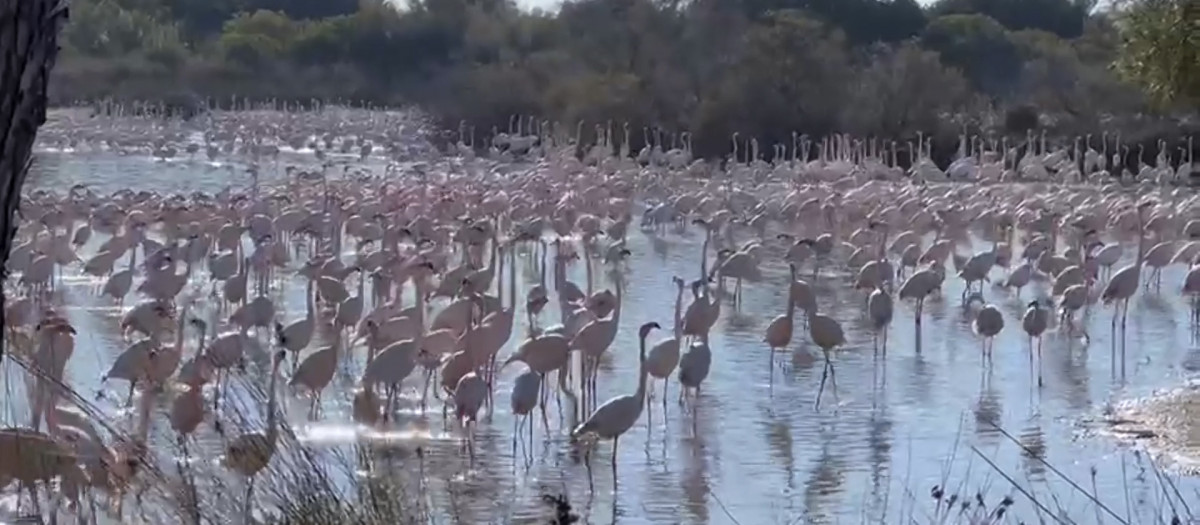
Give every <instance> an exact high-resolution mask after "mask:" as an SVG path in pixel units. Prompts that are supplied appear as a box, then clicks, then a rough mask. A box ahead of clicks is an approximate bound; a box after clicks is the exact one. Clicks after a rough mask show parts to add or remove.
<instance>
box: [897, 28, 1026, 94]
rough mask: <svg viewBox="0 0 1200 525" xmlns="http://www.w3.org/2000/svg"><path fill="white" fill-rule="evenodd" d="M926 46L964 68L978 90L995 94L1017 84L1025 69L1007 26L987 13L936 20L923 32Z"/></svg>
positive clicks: (953, 64) (945, 61)
mask: <svg viewBox="0 0 1200 525" xmlns="http://www.w3.org/2000/svg"><path fill="white" fill-rule="evenodd" d="M921 43H922V45H924V46H925V47H926V48H929V49H931V50H933V51H936V52H938V53H939V54H941V57H942V62H943V63H945V64H946V65H948V66H953V67H956V68H958V69H960V70H961V71H962V72H963V74H964V75H965V76H966V77H967V79H968V80H969V81H970V82H971V84H972V85H973V86H974V87H975V89H977V90H979V91H982V92H984V93H987V94H989V95H993V96H999V95H1004V94H1006V93H1008V92H1009V90H1010V89H1011V88H1012V87H1013V82H1014V81H1015V80H1016V79H1017V78H1018V73H1019V71H1020V68H1021V58H1020V55H1019V52H1018V49H1017V46H1016V45H1015V44H1013V42H1012V40H1011V39H1010V37H1009V33H1008V32H1007V31H1005V29H1004V26H1001V25H1000V24H999V23H998V22H996V21H995V20H993V19H992V18H990V17H988V16H987V15H980V14H971V15H946V16H942V17H939V18H936V19H934V20H933V21H931V22H930V23H929V25H928V26H926V27H925V32H924V33H922V34H921Z"/></svg>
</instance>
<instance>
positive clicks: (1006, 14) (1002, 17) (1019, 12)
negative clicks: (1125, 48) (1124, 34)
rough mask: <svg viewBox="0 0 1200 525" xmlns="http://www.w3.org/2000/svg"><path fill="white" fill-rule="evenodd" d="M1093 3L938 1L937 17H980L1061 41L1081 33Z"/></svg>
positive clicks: (1061, 0) (1073, 0)
mask: <svg viewBox="0 0 1200 525" xmlns="http://www.w3.org/2000/svg"><path fill="white" fill-rule="evenodd" d="M1095 6H1096V0H940V1H938V2H937V3H936V4H934V6H933V9H932V11H933V12H934V13H936V14H938V15H951V14H980V15H984V16H987V17H989V18H991V19H993V20H996V21H998V22H999V23H1000V24H1002V25H1003V26H1004V27H1005V28H1008V29H1010V30H1022V29H1038V30H1042V31H1046V32H1049V33H1052V34H1055V35H1058V36H1060V37H1063V38H1075V37H1078V36H1079V35H1081V34H1082V33H1083V28H1084V24H1085V22H1086V20H1087V18H1088V13H1090V12H1091V11H1092V9H1093V8H1094V7H1095Z"/></svg>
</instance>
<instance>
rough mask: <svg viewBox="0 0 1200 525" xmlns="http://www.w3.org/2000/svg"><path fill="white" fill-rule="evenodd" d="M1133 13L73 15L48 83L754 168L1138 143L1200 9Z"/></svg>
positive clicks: (71, 91) (1166, 1)
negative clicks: (356, 111) (989, 139)
mask: <svg viewBox="0 0 1200 525" xmlns="http://www.w3.org/2000/svg"><path fill="white" fill-rule="evenodd" d="M1128 1H1129V2H1131V3H1129V4H1127V5H1125V6H1123V7H1121V8H1120V10H1119V11H1108V12H1101V11H1098V10H1097V9H1095V6H1094V5H1093V0H939V1H938V2H936V3H934V4H932V5H930V6H928V7H927V8H923V7H922V6H921V5H919V4H917V3H916V1H915V0H690V1H684V0H571V1H568V2H567V3H565V4H564V5H563V6H562V8H561V10H559V11H557V12H553V13H551V12H541V11H532V12H530V11H525V10H521V9H518V8H517V6H516V5H515V4H513V3H512V2H510V1H507V0H409V2H408V3H407V4H403V5H397V4H396V3H391V2H384V1H383V0H361V1H360V0H75V1H74V2H73V4H72V7H71V10H72V12H71V22H70V25H69V26H68V27H67V29H66V31H65V33H64V35H63V36H64V38H63V47H64V49H63V53H62V58H61V59H60V64H59V67H58V69H57V70H56V74H57V76H58V77H59V78H57V79H56V82H54V84H53V86H54V88H56V92H55V93H54V97H55V101H57V102H58V103H60V104H67V103H72V102H79V101H95V100H99V99H105V98H117V99H123V100H156V101H166V102H168V103H172V104H182V105H187V104H193V103H194V101H196V100H208V101H209V103H210V104H217V105H222V106H229V105H230V104H231V103H232V101H233V100H234V97H241V98H242V99H243V100H244V99H246V98H248V99H251V100H259V101H261V100H270V99H275V100H278V101H286V102H289V103H293V104H296V103H298V104H309V103H312V102H314V101H315V100H323V101H344V102H353V103H357V104H364V103H370V104H380V105H385V104H386V105H401V104H416V105H420V106H421V107H423V108H425V109H426V110H427V111H429V112H431V113H432V114H433V115H435V116H436V117H438V118H440V119H442V122H443V123H444V124H446V125H447V127H449V128H451V129H453V128H456V127H457V126H458V123H459V121H460V120H461V121H466V122H468V123H469V124H470V125H472V126H474V128H475V130H476V135H477V136H478V137H480V138H479V141H478V142H479V144H483V143H484V141H485V140H486V139H484V138H483V137H485V136H488V135H490V132H491V130H492V129H493V128H498V129H500V130H504V129H505V128H508V127H509V125H510V124H509V122H510V116H511V115H513V114H521V115H536V116H537V119H538V120H540V119H546V120H548V121H553V122H559V123H562V124H561V126H564V127H567V128H575V124H576V123H577V122H580V121H584V122H586V123H587V124H586V125H584V126H583V127H582V129H583V133H584V135H585V140H591V139H590V136H591V134H592V133H595V132H596V128H595V125H596V124H598V123H599V124H601V125H606V124H607V123H608V122H610V121H611V122H612V127H613V129H614V131H613V134H614V135H615V136H614V140H616V141H618V142H620V141H622V140H623V137H624V133H623V126H622V125H623V124H624V123H628V124H629V130H630V132H629V138H630V142H631V143H632V147H633V148H634V149H635V150H636V149H637V148H640V147H641V144H642V143H643V139H644V137H645V136H646V133H645V132H644V129H647V128H649V129H661V130H663V132H664V136H665V137H666V140H667V141H668V142H670V140H671V137H672V136H674V133H675V132H678V131H681V130H689V131H691V132H692V138H693V142H694V147H695V149H696V150H697V153H698V154H706V155H725V154H726V153H727V152H728V151H729V149H730V148H729V137H730V135H731V133H733V132H734V131H738V132H740V134H741V136H742V137H755V138H757V139H758V140H759V141H760V143H761V144H762V146H761V148H760V151H761V152H762V153H763V154H764V155H765V156H769V154H770V145H772V144H777V143H785V144H790V143H791V140H792V139H791V137H792V133H793V132H799V133H805V134H808V135H810V136H812V137H819V136H823V135H826V134H828V133H831V132H835V131H836V132H851V133H854V134H857V135H862V136H873V137H881V138H884V139H890V140H896V141H899V142H900V147H901V149H904V148H905V145H904V142H905V141H912V140H915V138H916V133H917V132H925V133H926V134H927V135H929V134H932V135H934V136H936V137H938V139H939V140H941V141H943V143H944V144H946V145H947V147H949V146H948V145H950V144H955V146H954V147H956V144H957V135H958V134H959V133H961V132H962V130H963V128H964V126H966V127H969V128H970V129H972V130H975V131H973V132H982V133H986V134H991V136H996V134H997V133H1003V132H1007V133H1008V134H1010V135H1014V136H1017V137H1024V135H1025V132H1026V131H1027V130H1029V129H1032V128H1039V127H1040V128H1043V129H1048V130H1049V132H1050V133H1051V134H1053V135H1071V134H1083V133H1095V134H1097V135H1099V133H1100V132H1101V131H1104V130H1116V129H1121V130H1123V131H1124V132H1125V133H1127V138H1126V142H1132V141H1136V140H1138V139H1137V137H1133V136H1131V135H1138V136H1141V137H1142V138H1147V137H1158V136H1161V135H1162V133H1163V132H1164V130H1174V132H1176V133H1177V130H1178V129H1179V128H1180V122H1179V121H1178V120H1172V119H1163V118H1162V117H1163V116H1164V115H1167V114H1173V115H1179V114H1187V113H1189V112H1192V113H1194V112H1195V110H1196V108H1197V107H1198V104H1197V101H1200V96H1198V91H1197V82H1200V75H1197V68H1198V67H1200V66H1197V64H1200V60H1195V61H1193V62H1191V63H1189V62H1188V60H1194V59H1195V57H1196V48H1197V43H1198V42H1200V34H1194V33H1195V32H1197V31H1200V30H1198V29H1196V28H1193V27H1191V26H1192V25H1195V24H1188V23H1187V20H1189V18H1188V16H1190V15H1189V14H1188V13H1186V12H1185V11H1186V10H1187V9H1191V7H1189V6H1188V5H1187V4H1196V2H1190V1H1189V0H1128ZM1135 14H1136V16H1134V15H1135ZM1194 19H1195V20H1200V15H1197V16H1196V17H1195V18H1194ZM1181 20H1182V23H1181V24H1180V21H1181ZM1172 24H1175V26H1172ZM1168 27H1173V28H1174V29H1172V31H1171V32H1164V31H1163V29H1164V28H1168ZM1164 35H1166V36H1164ZM1189 53H1190V54H1189ZM1114 64H1116V65H1119V66H1120V67H1119V68H1118V67H1114ZM1122 73H1123V75H1122ZM1126 79H1127V80H1132V81H1133V82H1126ZM563 131H567V132H570V133H574V131H575V130H574V129H564V130H563ZM653 133H654V132H653V131H652V132H651V133H650V134H653ZM1097 147H1098V146H1097ZM940 149H941V150H945V149H946V147H943V148H940ZM1147 153H1148V154H1152V153H1151V152H1147Z"/></svg>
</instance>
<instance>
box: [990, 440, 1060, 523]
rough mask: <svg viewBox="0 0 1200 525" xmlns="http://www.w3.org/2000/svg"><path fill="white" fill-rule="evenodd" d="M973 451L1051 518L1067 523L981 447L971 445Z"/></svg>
mask: <svg viewBox="0 0 1200 525" xmlns="http://www.w3.org/2000/svg"><path fill="white" fill-rule="evenodd" d="M971 451H972V452H974V453H975V455H977V456H979V458H980V459H982V460H983V461H984V462H985V463H987V464H988V466H989V467H992V470H995V471H996V473H997V474H999V475H1000V476H1001V477H1003V478H1004V479H1005V480H1006V481H1008V483H1009V484H1010V485H1012V487H1013V488H1014V489H1016V490H1017V492H1020V493H1021V495H1023V496H1025V497H1026V498H1028V499H1029V501H1030V502H1031V503H1033V504H1034V505H1036V506H1037V507H1038V508H1039V509H1042V511H1043V512H1045V513H1046V514H1047V515H1049V516H1050V517H1051V518H1053V519H1054V521H1057V522H1058V523H1060V524H1061V525H1067V522H1065V521H1063V520H1062V518H1059V517H1058V515H1056V514H1055V513H1053V512H1051V511H1050V509H1048V508H1046V506H1045V505H1042V502H1040V501H1038V500H1037V498H1035V497H1033V495H1032V494H1030V493H1029V491H1027V490H1025V489H1024V488H1023V487H1021V485H1020V484H1018V483H1017V481H1016V480H1014V479H1012V478H1011V477H1009V476H1008V474H1005V473H1004V471H1003V470H1000V467H999V466H997V465H996V464H995V463H994V462H992V460H991V459H988V457H987V456H985V455H983V452H980V451H979V449H978V448H976V447H975V445H971Z"/></svg>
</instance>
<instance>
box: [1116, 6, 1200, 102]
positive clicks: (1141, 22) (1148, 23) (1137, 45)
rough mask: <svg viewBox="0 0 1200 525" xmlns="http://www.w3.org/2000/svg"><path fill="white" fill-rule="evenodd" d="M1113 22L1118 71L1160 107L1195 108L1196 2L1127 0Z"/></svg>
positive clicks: (1199, 14) (1199, 98)
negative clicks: (1116, 34) (1115, 23)
mask: <svg viewBox="0 0 1200 525" xmlns="http://www.w3.org/2000/svg"><path fill="white" fill-rule="evenodd" d="M1117 20H1118V27H1119V28H1120V35H1121V48H1120V56H1119V60H1118V62H1117V66H1118V69H1119V71H1120V72H1121V73H1123V74H1124V75H1125V77H1126V78H1129V79H1130V80H1133V81H1134V82H1137V83H1138V84H1140V85H1141V86H1143V87H1144V88H1145V89H1146V91H1147V92H1148V93H1149V94H1150V96H1151V97H1152V98H1153V99H1154V100H1155V101H1157V102H1159V103H1160V104H1181V105H1190V106H1191V107H1193V108H1195V107H1200V2H1196V1H1195V0H1130V1H1128V2H1125V3H1124V4H1123V5H1122V6H1121V10H1120V11H1119V13H1118V18H1117Z"/></svg>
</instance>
